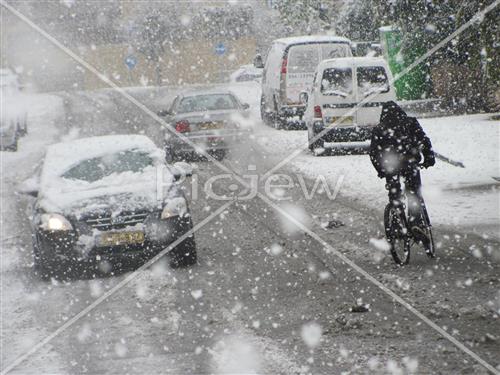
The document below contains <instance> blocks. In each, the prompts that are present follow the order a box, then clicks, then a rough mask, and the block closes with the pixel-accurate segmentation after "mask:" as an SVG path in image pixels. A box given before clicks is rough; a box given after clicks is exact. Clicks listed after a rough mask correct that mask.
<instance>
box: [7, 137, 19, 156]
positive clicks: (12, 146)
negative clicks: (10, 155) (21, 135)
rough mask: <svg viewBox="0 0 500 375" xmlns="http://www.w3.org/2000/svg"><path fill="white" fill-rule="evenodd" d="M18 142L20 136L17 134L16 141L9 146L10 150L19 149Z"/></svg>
mask: <svg viewBox="0 0 500 375" xmlns="http://www.w3.org/2000/svg"><path fill="white" fill-rule="evenodd" d="M17 142H18V137H17V134H16V136H15V138H14V141H13V142H12V144H11V145H10V146H9V147H8V148H7V149H8V150H9V151H14V152H15V151H17Z"/></svg>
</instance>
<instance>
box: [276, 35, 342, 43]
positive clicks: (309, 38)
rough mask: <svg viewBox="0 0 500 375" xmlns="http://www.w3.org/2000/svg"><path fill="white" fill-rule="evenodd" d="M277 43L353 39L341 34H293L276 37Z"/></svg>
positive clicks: (339, 41)
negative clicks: (286, 36)
mask: <svg viewBox="0 0 500 375" xmlns="http://www.w3.org/2000/svg"><path fill="white" fill-rule="evenodd" d="M275 42H277V43H284V44H287V45H290V44H301V43H314V42H320V43H321V42H337V43H349V44H351V41H350V40H349V39H347V38H344V37H341V36H333V35H303V36H292V37H288V38H280V39H276V40H275Z"/></svg>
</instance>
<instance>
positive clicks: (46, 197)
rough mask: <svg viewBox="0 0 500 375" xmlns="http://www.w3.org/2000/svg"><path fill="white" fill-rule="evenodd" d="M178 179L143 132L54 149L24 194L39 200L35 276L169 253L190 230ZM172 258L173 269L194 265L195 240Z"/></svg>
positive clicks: (176, 250)
mask: <svg viewBox="0 0 500 375" xmlns="http://www.w3.org/2000/svg"><path fill="white" fill-rule="evenodd" d="M179 174H180V169H179V168H178V167H176V166H173V167H170V166H168V165H167V164H166V163H165V155H164V152H163V151H162V150H161V149H159V148H157V147H156V146H155V145H154V143H153V142H152V141H151V140H150V139H149V138H147V137H146V136H142V135H112V136H101V137H91V138H82V139H78V140H75V141H70V142H63V143H58V144H55V145H51V146H49V147H48V149H47V152H46V155H45V158H44V161H43V163H42V165H41V166H40V168H39V173H37V175H36V176H34V177H32V178H31V179H29V180H27V181H25V182H24V183H23V184H22V186H21V189H20V190H21V192H23V193H26V194H30V195H32V196H34V197H36V200H35V201H34V202H33V204H32V206H31V211H32V212H31V213H30V220H31V226H32V238H33V252H34V262H35V268H36V269H37V272H38V273H39V274H40V275H41V276H42V277H47V276H49V275H56V276H59V275H64V274H66V273H68V272H69V270H71V269H72V268H74V266H75V265H78V264H96V263H98V264H99V263H100V262H102V261H108V262H109V264H113V263H116V262H115V261H116V260H119V262H120V264H123V263H126V262H130V261H134V263H135V262H136V261H143V260H146V259H148V258H150V257H151V256H153V255H155V254H156V253H158V252H159V251H161V250H162V249H164V248H166V247H167V246H168V245H169V244H171V243H172V242H173V241H175V240H177V239H178V238H179V237H181V236H182V235H184V234H185V233H186V232H188V231H189V230H190V229H191V228H192V221H191V216H190V211H189V207H188V203H187V201H186V198H185V196H184V194H183V193H182V191H181V190H180V189H179V187H178V185H177V184H176V183H175V181H176V179H177V178H178V177H179ZM170 255H171V258H172V260H171V265H172V266H187V265H191V264H193V263H195V262H196V248H195V242H194V237H193V236H192V235H191V236H188V237H186V238H185V239H184V240H183V241H182V242H181V243H180V244H178V245H177V246H176V247H175V248H174V249H173V250H172V251H171V252H170ZM134 263H132V264H134Z"/></svg>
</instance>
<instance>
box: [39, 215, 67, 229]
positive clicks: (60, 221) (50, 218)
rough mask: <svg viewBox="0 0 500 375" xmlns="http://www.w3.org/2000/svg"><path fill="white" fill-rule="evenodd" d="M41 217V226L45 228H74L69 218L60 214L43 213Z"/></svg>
mask: <svg viewBox="0 0 500 375" xmlns="http://www.w3.org/2000/svg"><path fill="white" fill-rule="evenodd" d="M41 219H42V223H41V224H40V227H41V228H42V229H44V230H51V231H67V230H72V229H73V226H72V225H71V223H70V222H69V221H68V219H66V218H65V217H64V216H62V215H59V214H43V215H42V217H41Z"/></svg>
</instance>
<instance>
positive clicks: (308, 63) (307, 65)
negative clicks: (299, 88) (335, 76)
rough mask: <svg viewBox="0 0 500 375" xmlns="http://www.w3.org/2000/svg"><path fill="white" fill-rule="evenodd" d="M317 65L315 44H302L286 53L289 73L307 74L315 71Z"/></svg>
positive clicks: (317, 58)
mask: <svg viewBox="0 0 500 375" xmlns="http://www.w3.org/2000/svg"><path fill="white" fill-rule="evenodd" d="M318 64H319V51H318V46H317V45H315V44H304V45H298V46H293V47H291V48H290V52H289V53H288V66H287V70H288V72H289V73H308V72H313V71H314V69H316V65H318Z"/></svg>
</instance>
